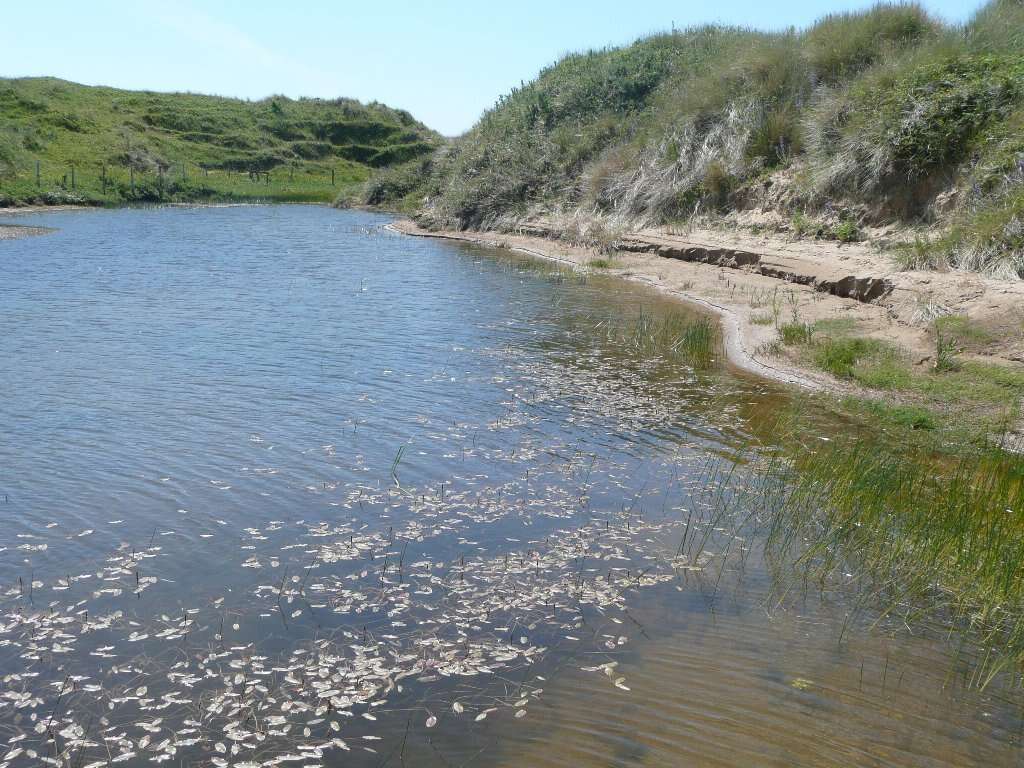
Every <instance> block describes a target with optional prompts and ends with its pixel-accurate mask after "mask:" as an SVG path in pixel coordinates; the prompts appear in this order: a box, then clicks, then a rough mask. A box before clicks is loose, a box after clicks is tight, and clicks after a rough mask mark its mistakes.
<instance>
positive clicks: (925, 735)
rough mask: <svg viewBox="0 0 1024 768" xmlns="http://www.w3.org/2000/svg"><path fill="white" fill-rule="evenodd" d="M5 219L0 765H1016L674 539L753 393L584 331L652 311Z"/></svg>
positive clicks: (420, 272)
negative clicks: (32, 230)
mask: <svg viewBox="0 0 1024 768" xmlns="http://www.w3.org/2000/svg"><path fill="white" fill-rule="evenodd" d="M19 223H25V224H38V225H44V226H53V227H57V228H58V229H59V231H58V232H56V233H54V234H51V235H47V236H44V237H38V238H32V239H26V240H17V241H5V242H3V243H0V260H2V269H3V272H2V284H0V355H2V360H3V366H2V368H0V392H2V393H3V397H2V398H0V424H3V432H2V435H3V440H2V441H0V520H2V523H3V529H2V534H0V585H2V588H3V590H4V593H5V594H4V596H3V597H2V599H3V603H2V610H3V618H2V619H0V675H4V676H5V677H4V680H3V682H4V688H3V692H2V693H0V742H3V741H7V742H9V746H8V747H7V748H6V749H5V748H4V747H3V746H0V766H3V765H7V764H8V763H9V764H10V765H11V766H20V765H34V764H38V763H39V762H40V761H41V760H45V759H49V760H52V761H54V763H53V764H65V765H91V764H95V765H97V766H98V765H106V764H107V762H108V761H112V760H115V759H120V761H121V762H120V763H119V764H124V765H135V764H139V765H142V764H148V763H149V762H150V761H151V760H155V761H167V762H170V763H171V764H173V765H177V764H183V765H246V764H255V765H260V764H267V765H273V764H284V765H310V766H312V765H316V764H324V765H335V764H354V765H364V764H365V765H382V764H394V765H400V764H408V765H438V766H445V765H464V764H472V765H478V766H486V765H494V766H499V765H500V766H504V765H530V766H532V765H538V766H541V765H543V766H610V765H614V766H655V765H694V766H698V765H699V766H703V765H721V766H747V765H773V766H774V765H778V766H789V765H806V766H823V765H835V766H840V765H842V766H849V765H866V766H875V765H901V766H902V765H922V766H944V765H949V766H954V765H955V766H961V765H1011V764H1016V763H1017V762H1019V760H1020V748H1019V740H1020V730H1021V725H1022V721H1021V719H1020V716H1019V712H1018V710H1017V704H1016V703H1015V700H1016V696H1015V695H1011V694H1007V693H1006V692H1005V691H1003V690H1002V689H1001V688H1000V687H999V686H998V685H996V686H992V687H991V688H990V689H989V690H988V691H987V692H986V693H979V692H978V691H976V690H973V689H971V688H970V687H969V686H967V685H965V684H964V680H963V679H962V678H963V675H964V674H965V673H964V672H963V668H964V665H963V659H962V658H961V659H954V656H953V650H952V647H951V643H949V642H947V640H946V639H945V638H944V637H942V636H941V635H939V634H938V633H929V632H925V631H916V632H915V633H913V634H912V633H910V632H908V631H906V629H905V628H901V627H893V626H888V625H885V624H881V625H879V626H868V625H867V624H866V622H857V623H856V625H855V626H853V627H852V628H850V627H845V631H844V621H845V619H846V614H847V610H846V607H845V606H844V605H843V603H842V601H841V600H839V601H837V600H836V599H835V597H834V596H830V597H829V599H828V600H823V599H821V598H819V597H815V596H806V597H804V598H803V599H801V600H799V601H795V600H787V601H785V602H782V603H780V602H778V600H777V599H776V594H775V592H774V591H773V590H772V585H771V580H770V578H769V577H768V575H767V572H766V569H765V566H764V564H763V562H762V561H761V559H760V557H761V555H760V552H759V550H758V547H757V542H756V541H752V542H745V541H736V540H732V539H731V537H729V536H728V535H727V534H726V532H724V531H718V532H715V531H712V532H710V539H709V545H708V548H707V552H702V553H701V557H700V558H696V557H693V558H690V559H686V558H680V557H678V556H677V553H678V551H679V544H680V541H681V537H682V536H683V535H684V531H685V523H686V510H687V509H689V508H691V507H692V506H693V504H694V503H695V502H696V500H697V499H698V498H699V496H700V493H701V491H702V489H701V487H700V486H701V483H702V482H703V480H702V478H703V477H704V476H703V475H702V468H703V467H704V466H705V465H706V463H707V461H708V459H709V457H717V456H723V457H729V456H731V455H733V454H734V453H736V452H737V451H741V450H746V449H747V448H748V447H749V446H750V445H751V444H755V445H756V444H763V443H768V442H770V441H771V440H772V439H773V435H772V434H771V431H770V427H769V426H768V425H769V424H770V423H771V419H770V417H771V415H772V414H773V413H774V412H776V411H777V410H778V409H779V408H781V407H784V406H785V405H786V404H787V396H786V395H785V394H784V393H782V392H780V391H779V390H778V389H776V388H775V387H773V386H771V385H769V384H765V383H763V382H759V381H756V380H753V379H751V378H749V377H746V376H742V375H739V374H736V373H734V372H732V371H730V370H729V369H728V368H727V367H726V366H724V365H722V364H721V363H719V364H717V365H715V366H713V368H712V369H711V370H706V371H701V372H695V371H693V370H692V369H690V368H689V367H687V366H686V365H685V363H684V362H682V361H679V360H675V361H673V360H663V359H658V358H652V357H650V356H646V355H641V354H637V353H636V352H634V351H631V350H630V349H628V348H624V347H623V345H622V344H621V342H620V341H618V340H617V339H616V337H615V334H614V333H613V329H614V328H615V327H616V325H617V324H619V323H621V322H622V321H623V318H627V319H628V318H632V317H635V316H636V315H637V313H638V312H639V311H640V308H641V307H642V308H643V309H644V311H646V312H652V313H654V314H655V315H663V314H665V313H670V312H680V311H685V310H681V309H680V308H679V307H678V306H675V305H673V304H671V303H669V302H667V301H666V300H664V299H662V298H660V297H658V296H657V295H655V294H652V293H650V292H648V291H646V290H643V289H641V288H639V287H633V286H630V285H628V284H625V283H622V282H616V281H612V280H609V279H606V278H601V277H597V276H591V277H589V278H586V279H584V278H582V277H580V276H579V275H573V274H571V273H570V274H567V273H564V272H562V271H559V270H557V269H554V268H552V267H550V266H548V265H545V264H542V263H537V262H534V261H531V260H528V259H525V258H523V257H520V256H517V255H516V254H512V253H509V252H505V251H498V250H493V249H484V248H478V247H470V246H465V245H455V244H450V243H444V242H439V241H431V240H418V239H411V238H404V237H400V236H397V235H393V234H390V233H389V232H387V231H384V230H383V229H382V227H383V225H384V224H386V223H387V218H386V217H382V216H377V215H372V214H366V213H355V212H338V211H334V210H330V209H326V208H320V207H304V206H277V207H256V206H254V207H230V208H168V209H137V210H120V211H97V212H61V213H53V214H45V215H38V216H31V217H19ZM694 317H696V316H694ZM836 428H840V427H836ZM823 429H826V430H827V429H828V427H823ZM730 541H732V543H731V544H730V543H729V542H730ZM726 546H728V547H735V549H734V550H732V549H730V550H729V552H731V553H732V554H733V555H735V554H736V553H741V554H742V560H741V561H737V560H736V558H735V556H734V557H733V558H732V559H729V558H728V557H727V558H726V560H725V561H724V564H725V567H722V562H721V561H720V560H721V558H717V559H716V557H715V555H716V554H717V555H722V554H723V549H722V548H724V547H726ZM691 553H692V550H691ZM841 635H842V637H841ZM457 710H459V711H457ZM368 716H369V717H368ZM371 718H372V719H371ZM19 750H21V751H19ZM369 750H372V751H369ZM5 752H6V753H7V755H8V758H4V753H5Z"/></svg>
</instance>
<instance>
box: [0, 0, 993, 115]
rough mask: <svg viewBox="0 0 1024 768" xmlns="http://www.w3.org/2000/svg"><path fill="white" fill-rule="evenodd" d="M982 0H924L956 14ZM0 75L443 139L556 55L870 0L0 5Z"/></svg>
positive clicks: (794, 19) (810, 15)
mask: <svg viewBox="0 0 1024 768" xmlns="http://www.w3.org/2000/svg"><path fill="white" fill-rule="evenodd" d="M982 2H983V0H924V2H923V5H924V6H925V7H926V8H928V9H929V10H931V11H933V12H934V13H936V14H937V15H939V16H942V17H944V18H945V19H947V20H951V21H965V20H966V19H967V18H968V17H969V16H970V15H971V13H972V12H973V11H974V10H976V9H977V8H979V7H980V6H981V5H982ZM0 4H2V5H3V6H4V7H3V9H2V20H0V25H2V27H3V28H2V29H0V37H2V38H3V43H2V45H0V75H3V76H9V77H17V76H23V75H54V76H56V77H62V78H65V79H68V80H74V81H76V82H80V83H87V84H90V85H99V84H102V85H112V86H117V87H121V88H147V89H151V90H159V91H174V90H182V91H184V90H188V91H197V92H203V93H216V94H221V95H226V96H240V97H243V98H254V99H255V98H261V97H263V96H267V95H269V94H272V93H284V94H286V95H288V96H320V97H334V96H351V97H354V98H357V99H361V100H363V101H370V100H373V99H376V100H378V101H382V102H385V103H387V104H390V105H393V106H396V107H402V108H405V109H408V110H409V111H410V112H412V113H413V114H414V115H415V116H416V117H417V118H419V119H421V120H423V121H424V122H426V123H427V124H428V125H430V126H431V127H433V128H436V129H438V130H440V131H441V132H443V133H446V134H449V135H452V134H456V133H460V132H462V131H464V130H466V129H467V128H469V127H470V125H472V123H473V122H474V121H475V119H476V118H477V117H478V116H479V115H480V113H481V112H482V111H483V110H484V109H486V108H487V107H488V106H490V105H491V104H492V103H493V102H494V100H495V98H496V97H497V96H498V95H499V94H501V93H504V92H506V91H508V90H509V89H510V88H511V87H512V86H514V85H518V84H519V82H520V80H530V79H531V78H532V77H533V76H534V75H536V73H537V71H538V70H539V69H540V68H541V67H543V66H544V65H546V64H549V63H551V62H552V61H554V60H555V59H557V58H558V57H559V56H561V55H562V54H564V53H566V52H568V51H572V50H580V49H585V48H590V47H601V46H604V45H608V44H621V43H627V42H629V41H631V40H633V39H635V38H636V37H639V36H641V35H644V34H647V33H649V32H655V31H660V30H665V29H669V28H670V27H671V25H672V24H673V22H674V23H675V25H676V26H677V27H685V26H687V25H690V24H695V23H702V22H707V21H718V22H724V23H731V24H745V25H750V26H756V27H760V28H765V29H778V28H785V27H788V26H790V25H795V26H797V27H800V26H805V25H807V24H809V23H811V22H813V21H814V20H815V19H816V18H818V17H819V16H821V15H823V14H825V13H828V12H829V11H834V10H847V9H852V8H863V7H867V6H869V5H871V4H873V0H846V1H845V2H841V1H839V0H836V1H834V2H822V1H821V0H818V1H817V2H812V1H811V0H771V1H770V2H769V1H767V0H716V2H714V3H696V2H687V0H674V1H671V2H670V1H669V0H633V2H629V1H628V0H626V1H624V0H517V1H516V2H505V3H499V4H492V3H480V2H470V1H469V0H434V1H433V2H414V1H413V0H387V2H373V0H359V1H358V2H347V1H343V2H338V1H335V2H330V1H329V0H292V2H290V3H283V2H280V0H278V1H277V2H267V1H264V0H220V1H219V2H201V0H172V1H171V2H154V1H152V0H134V1H133V2H129V1H127V0H89V2H83V1H82V0H74V2H69V1H68V0H50V2H41V1H40V0H36V1H35V2H14V0H0Z"/></svg>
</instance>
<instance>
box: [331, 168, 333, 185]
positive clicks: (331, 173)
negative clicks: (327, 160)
mask: <svg viewBox="0 0 1024 768" xmlns="http://www.w3.org/2000/svg"><path fill="white" fill-rule="evenodd" d="M331 186H332V187H333V186H334V169H333V168H331Z"/></svg>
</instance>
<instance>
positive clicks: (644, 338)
mask: <svg viewBox="0 0 1024 768" xmlns="http://www.w3.org/2000/svg"><path fill="white" fill-rule="evenodd" d="M608 337H609V339H610V340H611V341H613V342H615V343H617V344H619V345H621V346H624V347H625V348H627V349H630V350H632V351H634V352H635V353H637V354H640V355H643V356H648V357H650V356H657V357H662V358H665V359H669V360H676V361H681V362H684V363H686V364H688V365H690V366H692V367H693V368H695V369H698V370H702V369H707V368H709V367H711V365H712V363H713V362H714V360H715V357H716V355H717V353H718V347H719V337H718V331H717V329H716V327H715V324H714V323H713V322H712V321H711V320H710V319H708V318H704V317H700V318H696V319H694V318H693V317H692V316H690V315H687V314H684V313H681V312H670V313H668V314H665V315H658V314H655V313H653V312H651V311H649V310H647V309H645V308H644V307H641V308H640V310H639V312H638V313H637V315H636V317H635V318H634V319H632V320H630V321H625V322H622V323H620V324H618V325H617V326H615V327H612V328H610V329H609V330H608Z"/></svg>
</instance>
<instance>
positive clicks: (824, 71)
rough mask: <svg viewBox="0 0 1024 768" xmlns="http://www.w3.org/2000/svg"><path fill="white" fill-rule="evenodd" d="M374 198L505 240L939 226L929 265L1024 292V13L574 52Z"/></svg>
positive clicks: (708, 31)
mask: <svg viewBox="0 0 1024 768" xmlns="http://www.w3.org/2000/svg"><path fill="white" fill-rule="evenodd" d="M363 199H364V201H366V202H371V203H381V202H384V203H389V204H392V205H394V204H403V203H404V204H405V205H406V206H415V207H418V208H419V209H420V218H421V220H422V221H424V222H426V223H428V224H432V225H435V226H444V227H455V228H501V227H506V226H511V225H512V224H514V222H515V221H517V220H520V219H522V218H523V217H528V216H530V215H536V214H543V213H551V212H555V211H561V212H570V213H575V214H582V215H584V216H596V217H598V218H599V219H601V220H602V221H604V222H605V223H607V224H610V226H611V227H612V228H613V229H614V227H625V226H635V225H637V224H638V223H645V224H648V223H666V222H673V221H678V220H684V219H687V218H690V217H692V216H694V215H695V214H696V215H712V216H713V215H719V214H723V213H730V212H736V211H743V210H750V209H757V210H760V211H770V212H772V213H773V214H775V220H776V221H779V222H783V224H782V225H781V226H784V227H786V228H788V229H790V230H792V231H793V232H795V233H796V234H805V233H818V234H827V235H830V236H840V237H843V238H853V237H856V236H857V234H858V231H859V228H860V227H861V226H863V225H865V224H874V223H882V222H893V221H895V222H905V223H913V222H924V223H929V224H933V225H937V226H935V227H933V229H934V231H935V232H936V233H937V234H936V235H935V236H933V237H931V238H930V239H928V238H922V239H920V240H919V241H918V242H917V243H916V244H914V246H913V247H908V248H906V249H905V250H904V251H903V252H902V253H901V258H902V259H903V260H904V261H905V262H906V263H907V264H909V265H914V266H922V265H931V266H943V265H953V266H956V267H962V268H966V269H976V270H981V271H986V272H989V273H993V274H998V275H1004V276H1014V277H1016V276H1024V223H1022V218H1021V217H1022V215H1024V5H1022V2H1021V0H993V2H991V3H989V4H988V5H987V6H985V7H984V8H983V9H982V10H981V11H980V12H979V13H978V14H977V15H976V17H975V18H974V19H972V20H971V21H970V22H969V23H968V24H967V25H965V26H963V27H951V26H948V25H945V24H943V23H941V22H940V21H939V20H937V19H934V18H932V17H930V16H929V15H928V14H927V13H926V12H925V11H923V10H922V9H921V8H919V7H918V6H916V5H880V6H877V7H875V8H874V9H871V10H869V11H866V12H860V13H850V14H838V15H833V16H828V17H825V18H823V19H822V20H821V21H819V22H818V23H816V24H815V25H813V26H812V27H810V28H808V29H805V30H801V31H789V32H784V33H766V32H758V31H755V30H749V29H737V28H722V27H715V26H705V27H698V28H693V29H688V30H685V31H681V32H676V33H673V34H664V35H656V36H652V37H649V38H646V39H643V40H640V41H638V42H636V43H634V44H633V45H631V46H628V47H625V48H619V49H608V50H600V51H590V52H587V53H581V54H574V55H570V56H568V57H566V58H564V59H563V60H561V61H559V62H557V63H556V64H554V65H552V66H551V67H548V68H547V69H545V70H544V71H543V72H541V73H540V75H539V76H538V77H537V79H536V80H534V81H533V82H531V83H529V84H527V85H525V86H524V87H522V88H520V89H517V90H514V91H513V92H512V93H510V94H508V95H506V96H503V97H502V98H501V99H499V100H498V102H497V104H496V105H495V106H494V107H493V108H492V109H490V110H488V111H487V112H486V113H485V114H484V116H483V117H482V118H481V120H480V122H479V123H478V124H477V125H476V126H475V127H474V128H473V129H472V130H471V131H469V132H468V133H467V134H466V135H464V136H462V137H460V138H459V139H457V140H455V141H454V142H452V143H450V144H449V145H447V146H445V147H443V148H442V149H440V150H439V151H438V152H437V153H436V154H435V155H434V156H432V157H430V158H426V159H420V160H418V161H417V162H415V163H409V164H406V165H404V166H402V167H399V168H395V169H390V170H388V171H387V172H384V173H380V174H377V175H376V176H375V178H374V179H373V180H372V181H371V182H370V183H369V184H368V185H367V187H366V189H365V190H364V193H363Z"/></svg>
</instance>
